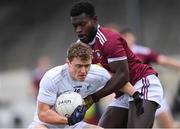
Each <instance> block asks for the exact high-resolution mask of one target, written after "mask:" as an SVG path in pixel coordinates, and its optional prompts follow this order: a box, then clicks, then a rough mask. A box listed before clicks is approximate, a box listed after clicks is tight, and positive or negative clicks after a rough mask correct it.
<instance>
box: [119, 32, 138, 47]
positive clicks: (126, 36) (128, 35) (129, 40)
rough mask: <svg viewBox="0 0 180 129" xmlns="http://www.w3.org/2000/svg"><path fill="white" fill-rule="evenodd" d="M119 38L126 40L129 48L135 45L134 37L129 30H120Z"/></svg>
mask: <svg viewBox="0 0 180 129" xmlns="http://www.w3.org/2000/svg"><path fill="white" fill-rule="evenodd" d="M120 33H121V36H122V37H123V38H124V39H125V40H126V42H127V44H128V46H129V47H130V48H131V47H132V46H133V45H134V44H135V43H136V37H135V35H134V33H133V31H132V30H131V29H130V28H125V29H123V30H121V32H120Z"/></svg>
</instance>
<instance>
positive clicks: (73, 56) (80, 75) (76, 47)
mask: <svg viewBox="0 0 180 129" xmlns="http://www.w3.org/2000/svg"><path fill="white" fill-rule="evenodd" d="M91 63H92V49H91V48H90V46H88V45H86V44H84V43H73V44H72V45H71V46H70V47H69V49H68V51H67V64H68V66H69V72H70V75H71V77H72V78H73V79H74V80H79V81H84V80H85V78H86V75H87V74H88V71H89V69H90V66H91Z"/></svg>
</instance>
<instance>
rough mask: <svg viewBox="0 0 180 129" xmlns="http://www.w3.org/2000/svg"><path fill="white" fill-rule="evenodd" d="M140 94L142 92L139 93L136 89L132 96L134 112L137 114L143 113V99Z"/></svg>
mask: <svg viewBox="0 0 180 129" xmlns="http://www.w3.org/2000/svg"><path fill="white" fill-rule="evenodd" d="M142 95H143V94H142V93H139V92H138V91H136V92H135V93H134V94H133V96H132V97H133V98H134V104H135V106H136V110H137V111H136V114H137V115H138V116H140V115H141V114H143V113H144V106H143V99H142V98H141V96H142Z"/></svg>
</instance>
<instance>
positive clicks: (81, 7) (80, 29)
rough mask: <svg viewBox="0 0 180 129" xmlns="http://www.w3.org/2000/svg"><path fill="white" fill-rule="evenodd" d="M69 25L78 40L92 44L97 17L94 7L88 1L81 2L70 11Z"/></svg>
mask: <svg viewBox="0 0 180 129" xmlns="http://www.w3.org/2000/svg"><path fill="white" fill-rule="evenodd" d="M70 17H71V23H72V25H73V27H74V31H75V32H76V34H77V36H78V38H79V39H80V40H81V41H82V42H84V43H89V42H92V41H93V39H94V37H95V35H96V32H97V16H96V15H95V9H94V6H93V5H92V4H91V3H90V2H88V1H81V2H78V3H76V4H75V5H73V6H72V8H71V10H70Z"/></svg>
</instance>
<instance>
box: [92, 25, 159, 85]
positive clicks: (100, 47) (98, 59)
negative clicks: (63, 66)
mask: <svg viewBox="0 0 180 129" xmlns="http://www.w3.org/2000/svg"><path fill="white" fill-rule="evenodd" d="M89 45H90V46H91V47H92V49H93V63H95V64H98V63H99V64H101V65H102V66H103V67H104V68H106V69H107V70H108V71H111V69H110V67H109V63H111V62H113V61H118V60H125V59H127V61H128V66H129V74H130V82H131V84H133V85H134V84H135V83H136V82H137V81H138V80H140V79H141V78H142V77H145V76H147V75H150V74H157V73H156V71H154V70H153V69H152V68H151V67H150V66H148V65H146V64H143V63H142V62H141V61H140V59H139V58H138V57H137V56H136V55H135V54H133V52H132V51H131V50H130V49H129V48H128V46H127V43H126V41H125V40H124V39H123V38H121V36H120V34H119V33H117V32H112V31H111V30H109V29H107V28H102V27H99V28H98V31H97V34H96V37H95V39H94V40H93V42H92V43H89Z"/></svg>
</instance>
